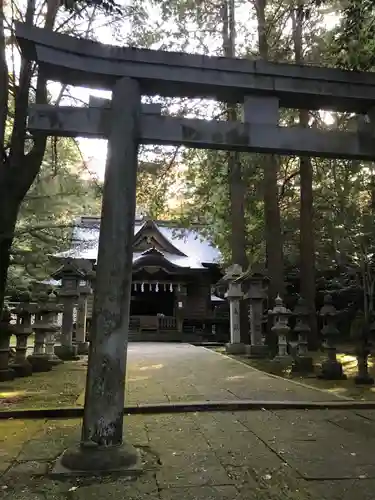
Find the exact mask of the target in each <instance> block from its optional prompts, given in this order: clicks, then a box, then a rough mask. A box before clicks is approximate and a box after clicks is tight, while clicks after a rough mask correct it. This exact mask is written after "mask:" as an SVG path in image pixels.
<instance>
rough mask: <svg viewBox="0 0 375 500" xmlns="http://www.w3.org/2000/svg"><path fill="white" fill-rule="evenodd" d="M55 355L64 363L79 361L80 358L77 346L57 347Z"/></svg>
mask: <svg viewBox="0 0 375 500" xmlns="http://www.w3.org/2000/svg"><path fill="white" fill-rule="evenodd" d="M55 354H56V356H57V357H58V358H60V359H62V360H63V361H78V360H79V356H78V353H77V346H76V345H56V346H55Z"/></svg>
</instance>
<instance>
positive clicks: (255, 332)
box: [245, 272, 268, 358]
mask: <svg viewBox="0 0 375 500" xmlns="http://www.w3.org/2000/svg"><path fill="white" fill-rule="evenodd" d="M266 280H267V278H266V276H265V275H264V274H263V273H262V272H252V273H251V274H250V276H249V277H248V278H247V279H246V282H245V285H247V287H248V289H247V293H246V294H245V297H246V298H247V299H249V324H250V342H251V344H250V345H249V346H246V353H247V354H248V356H249V357H251V358H265V357H267V356H268V347H267V346H266V345H264V342H263V332H262V326H263V302H264V300H265V299H266V298H267V293H266V289H265V283H266Z"/></svg>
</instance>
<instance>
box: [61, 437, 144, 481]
mask: <svg viewBox="0 0 375 500" xmlns="http://www.w3.org/2000/svg"><path fill="white" fill-rule="evenodd" d="M113 472H116V473H121V472H124V473H126V474H129V475H132V474H139V473H141V472H142V461H141V456H140V453H139V451H138V450H137V449H136V448H134V446H132V445H130V444H122V445H121V446H103V447H100V446H96V445H95V444H94V443H93V445H92V446H82V445H79V446H76V447H74V448H70V449H68V450H66V451H64V453H63V454H62V455H60V457H59V458H58V459H57V461H56V463H55V466H54V468H53V470H52V474H64V475H75V476H77V475H83V476H87V475H101V474H106V473H107V474H110V473H113Z"/></svg>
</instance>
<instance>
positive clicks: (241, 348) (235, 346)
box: [225, 342, 246, 354]
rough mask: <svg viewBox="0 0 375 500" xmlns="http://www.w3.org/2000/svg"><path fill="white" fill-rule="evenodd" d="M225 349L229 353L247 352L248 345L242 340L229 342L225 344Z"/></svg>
mask: <svg viewBox="0 0 375 500" xmlns="http://www.w3.org/2000/svg"><path fill="white" fill-rule="evenodd" d="M225 350H226V352H227V353H228V354H245V352H246V346H245V344H242V343H241V342H235V343H231V342H228V344H225Z"/></svg>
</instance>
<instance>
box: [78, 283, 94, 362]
mask: <svg viewBox="0 0 375 500" xmlns="http://www.w3.org/2000/svg"><path fill="white" fill-rule="evenodd" d="M78 291H79V297H78V306H77V327H76V345H77V350H78V354H88V353H89V343H88V342H86V320H87V299H88V297H89V295H91V293H92V290H91V288H90V287H89V286H88V283H87V281H82V282H81V284H80V287H79V289H78Z"/></svg>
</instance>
